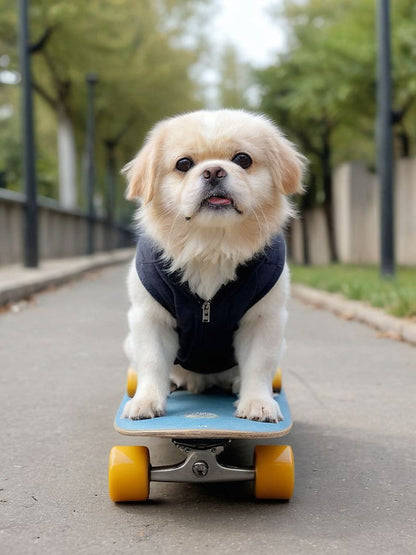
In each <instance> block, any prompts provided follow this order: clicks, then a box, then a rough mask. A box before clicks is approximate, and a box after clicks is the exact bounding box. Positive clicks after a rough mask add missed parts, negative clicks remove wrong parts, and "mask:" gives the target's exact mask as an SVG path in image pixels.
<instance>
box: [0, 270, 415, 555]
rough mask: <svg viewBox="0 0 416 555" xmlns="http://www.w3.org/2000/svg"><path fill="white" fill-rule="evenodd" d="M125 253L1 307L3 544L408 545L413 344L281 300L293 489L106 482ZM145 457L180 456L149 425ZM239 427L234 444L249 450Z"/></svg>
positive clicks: (262, 549)
mask: <svg viewBox="0 0 416 555" xmlns="http://www.w3.org/2000/svg"><path fill="white" fill-rule="evenodd" d="M125 275H126V267H125V266H120V267H115V268H110V269H106V270H101V271H99V272H96V273H92V274H88V276H87V277H86V278H84V279H83V280H81V281H77V282H73V283H69V284H66V285H65V286H63V287H61V288H59V289H57V290H56V291H53V292H50V293H43V294H39V295H36V297H35V302H34V303H30V304H28V305H26V307H25V308H24V309H23V310H21V311H19V312H6V313H3V314H0V369H1V370H0V407H1V408H0V410H1V413H2V417H1V438H2V442H1V446H2V448H1V450H0V468H1V476H0V549H1V552H2V553H10V554H13V555H14V554H16V555H20V554H22V555H23V554H25V555H26V554H32V553H33V554H42V555H44V554H54V555H55V554H68V555H69V554H71V555H72V554H73V553H79V554H83V553H85V554H100V555H102V554H107V553H108V554H118V553H130V552H132V553H140V554H141V555H142V554H143V555H146V554H149V555H150V554H154V553H158V554H160V555H163V554H172V553H175V554H176V553H177V554H182V553H208V554H211V553H212V554H214V553H252V552H254V551H255V552H257V553H269V552H271V551H273V552H278V553H279V554H281V555H284V554H294V555H298V554H303V553H308V554H309V553H310V552H311V551H315V552H316V553H319V554H322V553H324V554H325V553H333V552H334V551H336V552H338V553H342V554H344V553H345V554H347V553H348V554H351V553H354V554H365V555H367V554H372V553H374V554H376V553H377V554H378V555H379V554H380V553H382V554H392V555H393V554H394V555H396V554H398V553H400V554H407V553H408V554H411V553H412V554H413V553H414V552H415V550H416V532H415V530H416V526H415V524H416V523H415V519H416V480H415V463H416V441H415V439H416V438H415V435H416V434H415V426H414V420H415V417H416V406H415V398H416V351H415V349H414V347H412V346H411V345H409V344H407V343H400V342H393V341H390V340H387V339H383V338H378V337H377V335H376V332H375V331H374V330H372V329H371V328H368V327H366V326H364V325H362V324H360V323H357V322H349V321H345V320H342V319H339V318H337V317H336V316H334V315H333V314H331V313H329V312H326V311H322V310H317V309H315V308H312V307H308V306H305V305H302V304H300V303H299V302H298V301H296V300H294V301H292V302H291V307H290V320H289V329H288V337H287V339H288V351H287V355H286V358H285V364H284V383H285V388H286V391H287V395H288V397H289V402H290V404H291V409H292V413H293V418H294V421H295V424H294V428H293V430H292V432H291V434H290V435H289V436H287V438H284V440H285V441H287V443H290V444H291V445H292V446H293V449H294V452H295V458H296V488H295V495H294V498H293V499H292V500H291V501H290V502H289V503H276V502H258V501H255V500H254V499H253V496H252V488H251V486H250V485H249V484H241V483H240V484H230V485H207V486H198V485H186V484H153V485H152V486H151V501H149V502H147V503H144V504H126V505H114V504H113V503H112V502H111V501H110V500H109V498H108V494H107V459H108V452H109V450H110V448H111V446H112V445H115V444H119V443H120V444H122V443H129V441H128V440H127V439H124V438H122V437H121V436H119V435H118V434H117V433H116V432H115V431H113V428H112V421H113V417H114V412H115V409H116V407H117V405H118V403H119V399H120V396H121V393H122V390H123V386H124V379H125V369H126V361H125V359H124V355H123V352H122V348H121V345H122V341H123V338H124V335H125V333H126V331H127V324H126V310H127V307H128V303H127V297H126V292H125V284H124V281H125ZM148 444H149V445H151V448H152V449H151V453H152V462H153V463H154V464H162V463H165V462H169V461H170V460H172V459H173V458H174V457H176V450H174V449H173V448H172V447H171V446H170V444H169V443H168V441H162V440H154V441H152V442H148ZM251 447H252V446H251V445H250V444H248V443H247V442H242V443H240V444H238V445H237V446H236V449H235V450H234V452H233V453H232V454H231V455H232V456H234V457H238V458H241V459H242V460H243V459H247V458H248V457H249V455H250V452H251Z"/></svg>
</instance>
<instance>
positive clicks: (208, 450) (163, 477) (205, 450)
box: [150, 439, 255, 482]
mask: <svg viewBox="0 0 416 555" xmlns="http://www.w3.org/2000/svg"><path fill="white" fill-rule="evenodd" d="M230 441H231V440H224V441H222V442H221V443H219V442H218V441H216V442H212V444H210V442H207V441H203V442H199V441H198V440H195V441H189V440H188V441H181V440H176V439H173V440H172V442H173V443H174V444H175V445H176V447H178V448H179V449H180V450H181V451H183V452H184V453H185V454H186V455H187V456H186V459H185V460H184V461H182V462H181V463H178V464H174V465H169V466H159V467H154V468H153V467H152V468H151V470H150V480H151V481H154V482H238V481H245V480H254V476H255V471H254V470H253V469H250V468H238V467H234V466H227V465H224V464H222V463H220V462H219V461H218V459H217V457H218V455H220V454H221V453H222V452H223V451H224V449H225V447H226V445H227V444H228V443H230Z"/></svg>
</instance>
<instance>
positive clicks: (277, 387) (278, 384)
mask: <svg viewBox="0 0 416 555" xmlns="http://www.w3.org/2000/svg"><path fill="white" fill-rule="evenodd" d="M272 386H273V391H274V392H275V393H280V391H281V389H282V369H281V368H278V369H277V370H276V374H275V375H274V378H273V381H272Z"/></svg>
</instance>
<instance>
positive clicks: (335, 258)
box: [321, 131, 338, 263]
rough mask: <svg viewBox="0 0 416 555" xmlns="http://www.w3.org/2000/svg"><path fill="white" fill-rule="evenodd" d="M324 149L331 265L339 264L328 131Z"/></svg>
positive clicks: (326, 214) (325, 135) (326, 209)
mask: <svg viewBox="0 0 416 555" xmlns="http://www.w3.org/2000/svg"><path fill="white" fill-rule="evenodd" d="M322 146H323V148H322V156H321V163H322V175H323V186H324V194H325V201H324V214H325V221H326V228H327V233H328V244H329V257H330V260H331V263H336V262H338V253H337V246H336V242H335V226H334V218H333V212H332V164H331V144H330V132H329V131H327V132H325V133H324V135H323V145H322Z"/></svg>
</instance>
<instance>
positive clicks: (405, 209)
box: [290, 158, 416, 266]
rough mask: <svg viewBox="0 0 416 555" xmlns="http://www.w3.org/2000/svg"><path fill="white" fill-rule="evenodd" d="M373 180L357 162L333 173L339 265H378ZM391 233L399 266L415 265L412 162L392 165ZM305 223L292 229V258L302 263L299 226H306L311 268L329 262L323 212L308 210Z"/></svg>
mask: <svg viewBox="0 0 416 555" xmlns="http://www.w3.org/2000/svg"><path fill="white" fill-rule="evenodd" d="M379 190H380V189H379V184H378V179H377V176H375V175H374V174H372V173H370V172H368V171H367V169H366V167H365V164H364V163H361V162H348V163H345V164H341V165H340V166H338V167H337V168H336V169H335V172H334V180H333V191H332V195H333V207H332V208H333V218H334V226H335V241H336V248H337V252H338V257H339V260H340V262H344V263H352V264H378V263H379V262H380V208H379V206H380V194H379ZM394 200H395V206H394V229H395V250H396V259H397V263H398V264H401V265H407V266H415V265H416V158H405V159H401V160H398V161H397V162H396V168H395V190H394ZM303 218H304V222H301V221H299V220H297V221H296V222H294V223H293V225H292V228H291V237H290V245H291V257H292V259H293V260H294V261H295V262H302V261H303V249H304V245H303V238H302V237H303V234H302V225H303V224H304V225H305V227H306V234H307V237H308V242H309V245H308V246H309V254H310V261H311V263H312V264H327V263H328V262H329V260H330V256H329V242H328V233H327V228H326V224H325V217H324V213H323V210H322V208H320V207H318V208H314V209H312V210H308V211H306V213H305V214H304V216H303Z"/></svg>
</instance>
